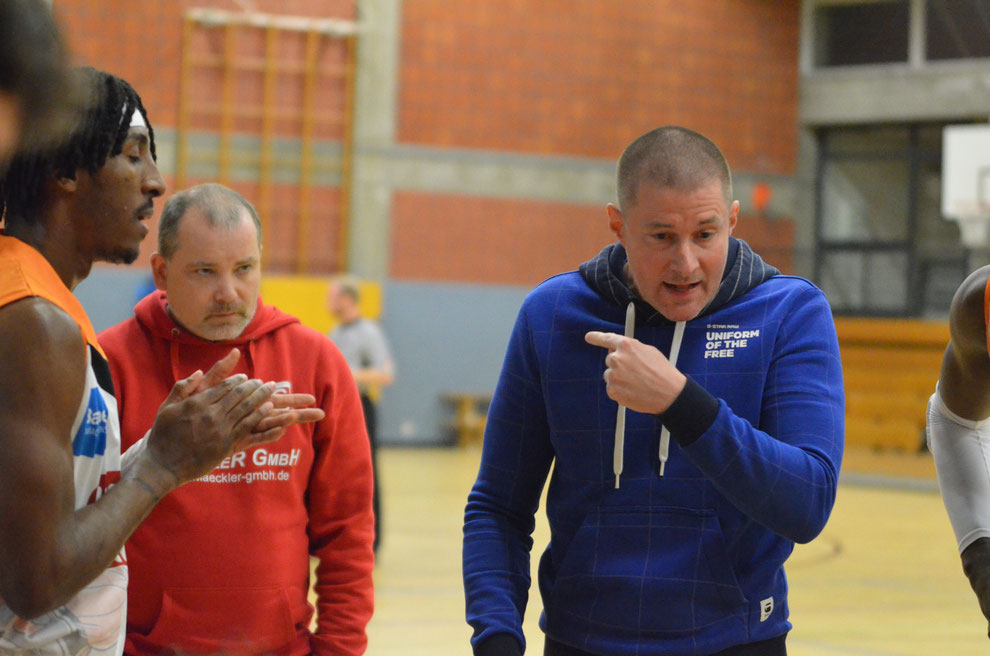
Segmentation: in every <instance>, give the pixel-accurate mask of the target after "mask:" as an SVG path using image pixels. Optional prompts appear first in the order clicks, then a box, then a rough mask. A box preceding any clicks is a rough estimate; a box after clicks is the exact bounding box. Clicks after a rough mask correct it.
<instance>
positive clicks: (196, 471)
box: [148, 352, 275, 487]
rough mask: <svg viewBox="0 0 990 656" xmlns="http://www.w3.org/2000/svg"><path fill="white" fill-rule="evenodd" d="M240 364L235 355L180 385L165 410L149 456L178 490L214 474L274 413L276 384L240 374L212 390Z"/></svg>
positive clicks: (152, 436)
mask: <svg viewBox="0 0 990 656" xmlns="http://www.w3.org/2000/svg"><path fill="white" fill-rule="evenodd" d="M231 360H232V361H233V362H232V363H231V362H230V361H231ZM236 362H237V356H233V352H232V354H231V355H228V356H227V357H226V358H224V359H223V360H221V361H220V362H218V363H217V364H216V365H214V367H213V368H212V369H211V370H210V372H208V373H207V374H205V375H204V374H202V373H201V372H196V373H194V374H193V375H192V376H190V377H189V378H186V379H184V380H180V381H178V382H177V383H176V384H175V386H174V387H173V388H172V391H171V393H170V394H169V396H168V398H167V399H165V402H164V403H162V405H161V408H159V410H158V415H157V416H156V417H155V423H154V424H153V425H152V427H151V434H150V435H149V436H148V454H149V455H150V456H151V458H152V459H153V460H154V461H155V463H156V464H157V465H159V466H160V467H161V468H162V469H164V470H165V471H167V472H168V473H169V474H171V476H172V477H173V478H174V480H173V481H172V487H175V486H178V485H181V484H182V483H185V482H187V481H190V480H192V479H194V478H197V477H199V476H202V475H203V474H206V473H208V472H210V471H212V470H213V469H214V468H215V467H216V466H217V465H218V464H219V463H220V461H222V460H223V459H224V458H226V457H227V456H228V455H230V454H231V453H233V452H234V451H235V449H236V447H237V445H238V444H239V443H240V442H241V440H242V439H243V438H244V437H246V436H248V435H249V434H250V433H251V431H252V430H253V429H254V427H255V426H256V425H257V424H258V423H259V422H260V421H261V420H262V419H264V417H265V416H266V415H267V414H268V413H269V412H270V411H271V410H272V408H273V405H272V403H271V401H270V400H269V398H270V397H271V395H272V394H273V393H274V391H275V385H274V383H262V382H261V381H260V380H248V378H247V376H245V375H244V374H236V375H234V376H230V377H229V378H222V379H221V381H220V382H218V383H216V384H211V383H212V382H213V381H214V380H215V379H216V378H217V377H222V376H224V375H225V374H226V373H228V372H229V371H230V369H232V368H233V364H236ZM228 364H229V365H230V366H229V367H228V366H227V365H228ZM202 386H205V387H206V389H205V390H204V391H200V392H196V391H195V390H198V389H201V387H202Z"/></svg>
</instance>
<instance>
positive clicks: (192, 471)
mask: <svg viewBox="0 0 990 656" xmlns="http://www.w3.org/2000/svg"><path fill="white" fill-rule="evenodd" d="M0 344H2V345H4V346H3V348H0V598H2V599H3V600H4V603H5V604H6V605H7V606H9V607H10V609H11V610H12V611H13V612H14V613H15V614H17V615H19V616H21V617H24V618H32V617H36V616H38V615H40V614H43V613H45V612H48V611H50V610H53V609H54V608H57V607H59V606H61V605H63V604H65V603H66V602H67V601H68V600H69V599H71V598H72V597H73V596H74V595H75V594H76V593H77V592H78V591H79V590H81V589H82V588H83V587H84V586H85V585H86V584H87V583H89V582H90V581H92V580H93V579H94V578H96V577H97V576H98V575H99V574H100V573H101V572H102V571H103V570H104V569H106V568H107V567H108V566H109V565H110V564H111V563H112V562H113V560H114V558H115V557H116V556H117V554H118V552H119V551H120V548H121V546H122V545H123V544H124V542H125V541H126V539H127V538H128V537H129V536H130V534H131V533H132V532H133V531H134V529H135V528H136V527H137V526H138V525H139V524H140V522H141V521H142V520H143V519H144V518H145V517H146V516H147V514H148V513H149V512H150V511H151V509H152V508H153V507H154V505H155V504H156V503H157V502H158V500H160V499H161V498H162V497H164V496H165V495H166V494H168V492H169V491H171V490H172V489H174V488H175V487H177V486H178V485H180V484H181V483H183V482H186V481H189V480H192V479H193V478H196V477H198V476H201V475H203V474H205V473H207V472H209V471H211V470H212V469H213V468H214V467H215V466H216V464H218V463H219V462H220V461H221V460H222V459H223V458H224V457H226V456H227V455H229V454H230V453H232V452H233V451H234V450H236V449H238V448H243V447H242V445H243V444H244V443H245V442H246V441H251V442H253V443H260V441H262V440H265V439H274V438H275V437H277V436H278V435H280V434H281V431H282V430H284V425H285V424H284V422H285V421H289V422H290V423H291V421H292V420H294V419H296V418H297V417H296V415H295V413H285V412H283V413H281V416H280V417H279V418H278V419H277V420H275V421H274V422H273V421H272V418H271V417H269V415H271V414H272V412H271V411H272V403H271V402H270V401H269V397H270V396H271V394H272V392H273V391H274V387H273V386H272V385H271V384H262V383H261V381H249V380H247V379H246V377H244V376H243V375H240V376H232V377H230V378H226V379H223V378H224V376H226V373H229V371H230V370H229V369H227V371H226V373H225V372H224V371H223V366H222V363H223V361H221V363H218V365H217V367H215V368H214V369H213V370H211V371H210V372H208V373H207V374H205V375H204V374H196V375H194V376H193V377H190V378H189V379H185V380H183V381H179V382H178V383H176V386H175V387H174V388H173V390H172V393H171V394H170V395H169V398H168V399H167V400H166V401H165V403H164V404H163V405H162V408H161V410H160V411H159V414H158V417H157V418H156V420H155V424H154V427H153V428H152V431H151V435H150V436H149V439H148V448H147V449H145V452H144V453H142V454H140V455H139V456H138V457H137V458H136V460H135V463H134V466H133V467H132V468H131V469H130V470H129V471H128V473H127V474H126V475H125V476H124V478H123V479H122V480H121V481H120V482H119V483H117V484H116V485H114V486H113V487H112V488H111V489H110V490H109V491H108V492H107V493H106V494H104V495H103V496H102V497H101V498H100V499H99V500H98V501H96V502H95V503H93V504H91V505H88V506H86V507H84V508H82V509H80V510H75V489H74V488H75V486H74V475H73V456H72V444H71V435H70V431H71V428H72V424H73V422H74V419H75V416H76V413H77V411H78V408H79V402H80V399H81V398H82V395H83V393H84V391H85V390H84V386H85V367H86V356H85V353H86V351H85V348H86V347H85V344H84V342H83V339H82V337H81V335H80V331H79V328H78V326H77V325H76V324H75V322H74V321H73V320H72V319H71V318H69V316H68V315H66V314H65V313H64V312H62V311H61V310H60V309H58V308H56V307H55V306H53V305H52V304H50V303H48V302H47V301H44V300H42V299H37V298H29V299H24V300H21V301H17V302H14V303H11V304H9V305H6V306H4V307H3V308H0ZM234 362H236V359H234ZM203 378H208V379H209V382H214V381H216V380H218V379H223V380H222V382H219V383H218V384H216V385H214V386H212V387H211V388H210V389H208V390H206V391H203V392H200V393H198V394H195V395H192V396H190V395H191V394H192V392H194V391H195V390H196V389H197V388H198V387H199V386H200V384H201V383H202V382H203V380H202V379H203ZM286 416H291V417H290V418H289V419H286ZM266 417H268V419H269V421H268V424H269V425H268V426H267V430H265V431H263V432H261V433H260V434H259V433H253V434H252V431H253V430H255V429H256V428H259V423H260V422H261V421H262V420H263V419H265V418H266Z"/></svg>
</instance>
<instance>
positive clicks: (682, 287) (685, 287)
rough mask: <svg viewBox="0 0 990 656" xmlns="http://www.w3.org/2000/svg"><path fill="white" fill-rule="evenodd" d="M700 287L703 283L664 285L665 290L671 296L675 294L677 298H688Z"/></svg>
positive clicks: (667, 283)
mask: <svg viewBox="0 0 990 656" xmlns="http://www.w3.org/2000/svg"><path fill="white" fill-rule="evenodd" d="M700 285H701V281H698V282H691V283H671V282H665V283H663V287H664V289H666V290H667V291H668V292H670V293H671V294H674V295H675V296H687V295H688V294H690V293H691V292H692V291H694V290H695V289H696V288H697V287H699V286H700Z"/></svg>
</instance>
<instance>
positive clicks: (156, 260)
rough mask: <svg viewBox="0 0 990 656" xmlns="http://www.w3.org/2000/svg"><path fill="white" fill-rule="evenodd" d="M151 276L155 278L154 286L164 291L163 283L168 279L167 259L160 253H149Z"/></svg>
mask: <svg viewBox="0 0 990 656" xmlns="http://www.w3.org/2000/svg"><path fill="white" fill-rule="evenodd" d="M151 276H152V278H154V279H155V287H156V288H158V289H160V290H162V291H165V283H166V282H167V281H168V261H167V260H166V259H165V258H164V257H162V255H161V253H152V254H151Z"/></svg>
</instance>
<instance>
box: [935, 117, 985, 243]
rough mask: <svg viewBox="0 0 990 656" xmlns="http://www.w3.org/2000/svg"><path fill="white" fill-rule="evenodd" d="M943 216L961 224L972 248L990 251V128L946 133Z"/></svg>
mask: <svg viewBox="0 0 990 656" xmlns="http://www.w3.org/2000/svg"><path fill="white" fill-rule="evenodd" d="M942 215H943V216H944V217H945V218H946V219H948V220H950V221H955V222H956V223H958V224H959V235H960V239H961V241H962V243H963V245H964V246H966V248H969V249H981V250H986V249H990V125H987V124H974V125H947V126H946V127H945V129H944V130H943V132H942Z"/></svg>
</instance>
